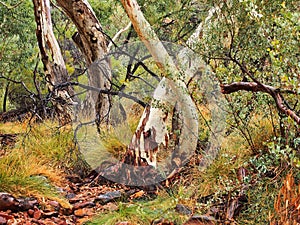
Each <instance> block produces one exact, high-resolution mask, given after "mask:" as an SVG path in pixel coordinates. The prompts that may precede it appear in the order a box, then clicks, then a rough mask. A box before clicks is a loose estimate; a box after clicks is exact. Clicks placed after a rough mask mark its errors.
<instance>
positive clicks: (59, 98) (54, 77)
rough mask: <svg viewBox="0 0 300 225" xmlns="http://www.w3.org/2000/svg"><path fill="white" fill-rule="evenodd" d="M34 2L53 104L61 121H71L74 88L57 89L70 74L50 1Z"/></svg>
mask: <svg viewBox="0 0 300 225" xmlns="http://www.w3.org/2000/svg"><path fill="white" fill-rule="evenodd" d="M33 4H34V14H35V20H36V24H37V29H36V36H37V40H38V44H39V49H40V53H41V58H42V62H43V64H44V71H45V75H46V80H47V81H48V88H49V90H50V91H51V92H53V97H54V98H55V99H56V100H55V101H53V104H54V106H55V108H56V113H57V114H58V118H59V121H60V123H62V124H66V123H70V122H71V119H72V118H71V117H72V111H71V105H72V104H73V103H74V102H73V101H72V99H71V98H70V94H71V93H72V89H71V87H66V88H64V89H55V86H56V85H59V84H61V83H64V82H67V81H68V77H69V76H68V73H67V70H66V65H65V62H64V59H63V56H62V54H61V51H60V47H59V45H58V42H57V40H56V38H55V36H54V33H53V30H52V22H51V14H50V1H49V0H33ZM70 92H71V93H70Z"/></svg>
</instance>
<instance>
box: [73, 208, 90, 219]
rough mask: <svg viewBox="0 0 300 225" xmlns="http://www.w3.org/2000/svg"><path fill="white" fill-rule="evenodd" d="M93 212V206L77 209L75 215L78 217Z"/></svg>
mask: <svg viewBox="0 0 300 225" xmlns="http://www.w3.org/2000/svg"><path fill="white" fill-rule="evenodd" d="M93 214H94V212H93V210H92V209H91V208H83V209H77V210H75V211H74V215H75V216H78V217H84V216H91V215H93Z"/></svg>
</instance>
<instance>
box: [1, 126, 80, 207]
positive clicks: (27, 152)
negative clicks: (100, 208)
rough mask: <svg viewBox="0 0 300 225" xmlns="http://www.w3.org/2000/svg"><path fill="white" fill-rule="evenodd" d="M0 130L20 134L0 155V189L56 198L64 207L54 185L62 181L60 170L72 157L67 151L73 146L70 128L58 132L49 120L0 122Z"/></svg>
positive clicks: (62, 200) (69, 162) (62, 173)
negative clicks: (41, 121) (14, 142)
mask: <svg viewBox="0 0 300 225" xmlns="http://www.w3.org/2000/svg"><path fill="white" fill-rule="evenodd" d="M10 125H14V126H10ZM12 127H13V129H12ZM0 130H1V132H3V133H4V132H7V133H13V132H15V133H23V134H20V135H19V136H18V142H17V143H16V145H15V147H14V148H13V149H10V150H9V151H7V152H6V154H5V155H4V156H2V157H1V158H0V191H5V192H9V193H11V194H13V195H16V196H34V197H37V198H42V197H46V198H50V199H56V200H58V201H59V202H61V203H62V204H63V205H64V206H68V203H67V201H65V200H64V199H63V198H62V197H61V196H60V195H59V193H58V191H57V189H56V188H55V187H56V186H61V185H62V184H63V183H65V180H64V177H65V176H64V169H65V168H66V167H71V166H72V164H71V161H72V159H73V160H74V158H75V153H70V152H72V151H71V149H74V145H73V142H72V135H71V134H72V133H71V131H67V130H64V131H59V130H58V129H57V128H56V126H55V124H52V123H50V122H46V123H43V124H34V125H31V126H29V124H24V123H15V124H8V126H3V125H2V124H1V125H0Z"/></svg>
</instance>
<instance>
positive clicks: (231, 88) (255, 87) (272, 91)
mask: <svg viewBox="0 0 300 225" xmlns="http://www.w3.org/2000/svg"><path fill="white" fill-rule="evenodd" d="M220 86H221V92H222V93H223V94H231V93H233V92H237V91H242V90H243V91H251V92H263V93H267V94H269V95H271V96H272V97H273V99H274V100H275V103H276V106H277V108H278V109H279V111H280V112H282V113H284V114H285V115H287V116H289V117H291V118H292V119H293V120H294V121H295V122H296V123H297V124H298V125H300V116H298V115H297V114H296V112H294V111H293V110H292V109H290V108H289V107H288V106H287V105H286V103H285V100H284V98H283V96H282V95H281V92H280V89H278V88H275V87H272V86H269V85H265V84H262V83H259V84H258V83H256V82H233V83H231V84H221V85H220Z"/></svg>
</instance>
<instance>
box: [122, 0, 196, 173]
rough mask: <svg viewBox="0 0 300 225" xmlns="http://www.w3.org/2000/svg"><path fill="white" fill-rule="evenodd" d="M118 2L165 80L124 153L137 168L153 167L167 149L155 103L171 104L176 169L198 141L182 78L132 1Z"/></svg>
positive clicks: (161, 116) (163, 120) (163, 112)
mask: <svg viewBox="0 0 300 225" xmlns="http://www.w3.org/2000/svg"><path fill="white" fill-rule="evenodd" d="M121 2H122V4H123V7H124V9H125V10H126V13H127V15H128V16H129V18H130V20H131V23H132V25H133V27H134V29H135V30H136V32H137V34H138V36H139V37H140V39H141V40H142V42H143V43H144V44H145V45H146V47H147V48H148V50H149V52H150V53H151V55H152V57H153V58H154V60H155V62H156V64H157V65H158V67H159V68H160V69H161V71H162V73H163V75H164V77H165V78H164V79H162V81H161V82H160V83H159V85H158V87H157V88H156V90H155V92H154V96H153V101H152V103H151V107H150V108H146V110H145V111H144V114H143V116H142V118H141V121H140V123H139V125H138V128H137V130H136V132H135V134H134V137H133V139H132V142H131V144H130V146H129V150H128V151H129V153H131V154H132V155H134V158H135V162H133V164H135V165H139V164H140V163H139V162H145V161H146V162H147V164H148V165H152V166H154V167H156V166H157V158H156V153H157V151H159V150H160V151H163V150H164V149H165V148H168V146H167V145H168V131H167V129H166V127H167V124H166V117H167V116H168V115H167V114H168V113H170V112H168V111H167V110H166V108H164V107H158V106H157V101H158V102H160V103H162V104H171V108H174V107H175V105H176V107H177V108H178V110H179V115H180V120H181V126H180V136H179V140H178V143H177V145H176V148H175V150H174V152H173V153H172V159H171V160H172V161H171V164H172V167H174V168H173V169H176V168H179V167H181V166H182V165H183V164H184V163H185V162H186V160H187V159H188V156H189V152H188V151H190V149H193V150H195V149H196V145H197V137H198V119H197V110H196V106H195V104H194V102H193V101H192V99H191V97H190V95H189V94H188V91H187V87H186V85H185V83H184V82H183V81H182V80H181V78H182V76H183V74H182V73H181V72H180V71H179V70H178V68H177V67H176V65H175V63H174V62H173V60H172V59H171V57H170V56H169V54H168V52H167V51H166V49H165V48H164V46H163V44H162V42H161V41H160V40H159V39H158V37H157V36H156V34H155V32H154V31H153V30H152V28H151V26H150V24H149V23H148V21H147V20H146V19H145V18H144V16H143V13H142V12H141V10H140V7H139V5H138V3H137V2H136V1H135V0H126V1H125V0H122V1H121ZM187 135H189V136H187ZM147 142H150V143H151V144H149V143H147ZM161 146H163V148H161ZM160 148H161V149H160Z"/></svg>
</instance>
